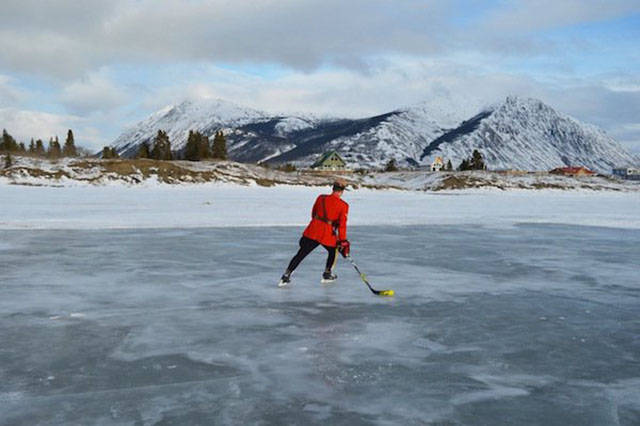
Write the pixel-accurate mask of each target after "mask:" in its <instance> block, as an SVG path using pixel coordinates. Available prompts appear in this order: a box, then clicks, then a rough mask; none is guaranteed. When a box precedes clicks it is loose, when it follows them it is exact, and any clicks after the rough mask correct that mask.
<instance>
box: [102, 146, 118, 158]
mask: <svg viewBox="0 0 640 426" xmlns="http://www.w3.org/2000/svg"><path fill="white" fill-rule="evenodd" d="M113 158H118V152H117V151H116V150H115V148H111V147H110V146H105V147H104V148H102V159H103V160H111V159H113Z"/></svg>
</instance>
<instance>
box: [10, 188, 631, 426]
mask: <svg viewBox="0 0 640 426" xmlns="http://www.w3.org/2000/svg"><path fill="white" fill-rule="evenodd" d="M92 190H93V188H92ZM65 191H66V190H65ZM27 193H28V191H27ZM5 194H6V192H5ZM31 194H32V195H33V196H34V198H32V201H33V202H34V204H35V205H36V207H35V208H36V210H37V209H38V208H41V209H43V211H44V205H45V204H46V201H47V200H45V199H43V198H42V197H46V196H48V195H47V194H48V193H47V192H37V191H34V192H32V193H31ZM65 194H66V193H65V192H59V193H57V195H59V197H60V198H59V199H58V201H57V202H56V203H52V204H51V210H50V211H51V214H52V217H53V218H55V219H56V220H58V221H60V222H55V223H56V224H63V225H64V224H69V225H70V226H71V225H74V226H75V225H77V223H76V222H74V221H75V220H77V221H79V222H80V223H82V224H83V226H85V225H86V224H88V223H90V224H93V223H94V222H93V220H96V222H95V223H98V219H100V220H105V221H106V222H105V223H106V224H107V225H112V224H117V223H118V222H115V220H116V219H112V218H110V215H109V214H107V213H108V212H109V211H108V212H107V213H105V212H101V209H103V208H105V206H107V204H105V202H106V200H108V197H107V198H101V197H102V195H96V198H95V199H94V200H95V201H94V203H95V204H92V203H91V202H89V198H88V196H84V197H85V198H83V195H79V196H77V198H72V197H69V198H66V197H67V195H65ZM74 194H82V192H76V193H74ZM94 194H100V192H95V193H94ZM131 194H139V195H140V198H139V199H138V201H136V202H134V201H135V200H136V197H134V196H133V195H132V196H131V203H132V207H131V208H132V209H133V210H134V212H135V213H130V212H129V213H127V211H126V210H125V209H122V208H120V207H118V206H112V208H113V210H112V211H110V212H111V213H112V214H114V215H116V216H117V215H118V214H122V215H123V217H121V218H120V219H118V220H121V221H122V223H123V224H132V223H134V224H137V223H138V222H137V221H138V220H141V219H142V218H143V217H145V216H146V217H147V218H149V219H148V220H149V221H150V223H159V221H158V220H157V217H155V216H154V214H155V213H154V208H155V207H157V206H158V205H160V202H156V201H153V200H154V197H153V196H151V195H149V194H146V195H143V194H144V193H143V192H142V191H140V192H132V193H131ZM166 194H167V198H164V200H167V199H173V200H174V201H175V202H176V203H178V204H181V205H182V207H183V208H184V207H185V205H186V204H185V203H189V202H193V203H194V204H193V205H194V206H199V205H200V202H202V201H203V200H204V198H202V197H203V194H202V193H189V192H188V191H187V192H186V193H182V194H183V195H182V197H184V198H180V197H181V196H179V195H176V194H178V192H175V193H174V192H167V193H166ZM184 194H191V195H189V196H187V195H184ZM247 194H248V193H247ZM154 195H158V193H154ZM169 195H171V197H177V198H178V199H177V200H176V198H171V197H170V196H169ZM245 195H246V194H245ZM352 195H354V197H353V198H352V200H353V201H352V204H353V205H356V206H358V208H362V207H361V206H362V205H365V206H366V205H367V201H365V200H364V199H359V198H358V195H357V193H355V194H352ZM12 196H13V197H14V198H13V199H14V200H17V199H19V197H16V196H15V194H14V195H12ZM304 196H305V197H306V196H308V197H309V198H310V199H311V196H312V194H311V193H304ZM393 196H402V197H405V198H403V200H405V201H406V200H407V199H410V198H407V197H408V196H407V195H406V194H402V193H399V194H392V195H389V197H393ZM191 197H193V198H191ZM478 197H481V195H478ZM575 197H579V196H577V195H576V196H575ZM427 199H428V200H429V201H430V202H432V203H433V204H434V207H433V208H434V209H436V210H437V209H443V207H442V206H440V207H438V203H439V202H444V201H439V198H438V197H436V196H433V197H429V198H427ZM442 199H443V200H444V198H442ZM465 199H467V198H465V197H464V196H461V197H453V199H452V200H451V201H450V204H448V205H449V206H464V205H467V204H465V201H458V200H465ZM470 199H473V198H470ZM480 199H482V198H480ZM48 200H49V201H51V200H50V199H48ZM74 200H75V201H74ZM78 200H83V202H87V205H86V206H84V207H83V208H84V209H85V210H83V211H84V214H80V213H76V216H75V219H74V217H73V216H72V218H71V219H64V218H63V217H62V215H61V214H60V212H62V211H63V208H62V207H59V206H57V203H60V204H64V203H66V202H71V203H75V204H74V205H76V206H80V205H81V203H80V201H78ZM355 200H357V202H355ZM387 200H388V199H387ZM416 200H418V198H416ZM420 200H422V199H420ZM476 200H477V199H476ZM510 200H514V202H513V204H514V205H515V207H514V208H515V209H516V210H515V211H514V213H513V215H514V217H516V216H517V215H518V214H521V213H523V211H524V206H523V205H521V206H520V207H518V206H519V204H518V203H519V201H518V200H519V199H518V197H514V198H513V199H510ZM564 200H565V201H564V202H566V203H567V204H568V205H571V204H572V203H574V202H575V198H568V199H564ZM584 200H585V203H586V204H587V205H588V206H591V207H593V206H595V205H596V202H595V201H594V200H593V199H591V198H589V197H585V198H584ZM611 200H614V199H613V198H605V199H604V200H603V199H601V202H609V203H610V204H609V207H612V208H614V210H616V211H617V213H616V214H620V215H622V216H623V217H626V219H624V220H625V221H626V220H629V219H630V216H625V213H624V212H621V211H620V207H621V206H624V205H625V204H624V203H623V204H615V200H614V201H611ZM211 201H214V203H215V198H213V199H212V200H211ZM494 201H495V198H494ZM537 201H538V203H541V204H543V203H544V202H545V201H544V198H538V199H537ZM553 201H554V203H557V204H558V205H559V206H558V210H557V211H558V212H562V211H565V210H563V209H565V207H562V206H563V201H562V199H560V198H558V199H554V200H553ZM147 202H150V203H151V204H150V205H148V204H146V203H147ZM495 202H496V203H500V201H495ZM39 203H41V204H39ZM456 203H462V204H456ZM410 204H411V203H409V207H408V209H409V210H410V209H411V207H410ZM38 205H39V206H40V207H37V206H38ZM215 205H216V204H214V206H215ZM222 205H223V204H219V206H222ZM469 205H471V203H470V204H469ZM527 206H528V208H529V209H531V210H532V211H531V212H528V213H527V214H528V215H529V216H527V215H526V214H525V217H536V214H537V213H536V210H535V203H532V202H530V203H529V204H528V205H527ZM616 207H617V208H616ZM196 208H197V207H196ZM389 208H390V210H391V211H393V206H390V207H389ZM496 208H497V210H498V212H501V211H502V212H503V213H502V214H501V213H498V214H497V217H498V220H503V219H504V220H505V222H507V220H506V219H509V218H510V216H506V214H505V213H504V210H501V208H500V207H496ZM12 209H15V207H10V214H9V215H8V218H7V216H3V218H2V221H3V222H5V227H6V226H7V225H6V223H7V222H9V224H10V225H11V226H13V225H14V224H15V223H17V222H16V221H17V220H18V219H19V216H18V215H17V214H16V213H15V211H16V210H12ZM296 209H297V207H296ZM519 209H522V210H523V211H520V210H519ZM539 209H541V210H544V209H545V207H539ZM70 210H71V209H67V211H70ZM219 210H221V211H223V212H225V211H226V210H225V208H224V207H219ZM357 210H358V209H354V215H353V216H354V218H353V219H354V222H356V221H360V222H361V223H363V222H366V220H367V219H366V218H367V216H366V215H364V214H363V213H360V214H361V215H360V216H358V215H356V213H355V212H356V211H357ZM5 211H6V210H5ZM214 211H216V210H215V209H214V208H213V207H211V210H207V211H206V212H207V213H206V215H207V217H208V216H209V215H210V214H212V213H213V212H214ZM266 211H267V212H269V210H268V209H267V210H266ZM477 211H478V210H473V209H471V210H470V211H469V212H468V213H467V214H468V215H471V214H472V213H473V212H477ZM636 211H637V209H636ZM94 212H100V213H95V214H96V215H97V216H95V217H93V216H92V215H93V214H94ZM164 212H165V213H166V214H167V216H166V217H169V216H168V214H169V211H168V210H165V211H164ZM378 212H380V210H378ZM565 212H566V213H569V211H568V209H567V210H566V211H565ZM23 213H24V217H25V218H26V219H24V220H25V221H24V222H20V223H21V224H23V225H24V224H37V223H39V222H37V221H36V218H39V219H41V218H42V217H43V216H44V213H42V215H43V216H39V215H40V214H41V213H33V212H30V211H28V210H27V209H25V210H24V212H23ZM70 213H72V214H73V212H72V211H70ZM3 214H4V212H3ZM190 214H194V213H189V212H188V211H187V212H186V213H185V216H186V217H187V221H188V222H189V221H191V220H193V222H189V223H190V224H192V225H193V224H196V223H197V222H196V221H195V220H194V219H193V217H192V216H190ZM425 214H427V215H429V216H428V218H429V220H431V219H433V218H434V217H435V218H438V217H440V216H438V215H437V214H435V215H434V214H433V213H425ZM138 215H139V216H138ZM194 215H196V216H199V215H201V213H197V214H194ZM222 215H223V216H224V217H225V218H227V219H229V220H230V221H231V223H232V224H233V223H235V222H233V218H232V217H231V216H229V215H226V214H225V213H223V214H222ZM601 215H602V216H601ZM454 216H455V214H454ZM88 217H89V218H91V217H93V219H91V220H88V219H87V218H88ZM252 217H254V218H256V217H258V216H257V215H255V216H252ZM465 217H466V216H465ZM583 217H585V221H587V220H593V221H596V222H597V221H599V220H602V219H603V218H605V219H606V220H612V219H615V218H616V217H618V216H616V215H614V214H608V213H606V209H602V210H597V212H596V213H594V217H593V218H591V219H588V217H589V214H586V213H583ZM285 218H286V219H287V220H289V219H291V218H293V215H292V216H285ZM539 218H541V219H542V218H544V217H543V216H539ZM465 220H467V221H468V222H469V219H468V218H467V219H465ZM476 221H477V223H476V224H472V223H470V222H469V223H466V224H465V223H462V222H464V221H460V222H459V223H457V224H456V225H447V224H440V225H413V226H394V225H384V226H354V227H353V228H352V229H351V235H350V237H351V240H352V243H353V256H354V258H355V259H356V260H357V262H358V263H359V265H360V266H361V267H362V268H363V270H364V271H365V272H366V273H367V274H368V276H369V278H370V280H371V282H372V284H373V286H374V287H376V288H392V289H394V290H396V297H394V298H377V297H375V296H373V295H372V294H371V293H370V292H369V291H368V290H367V289H366V287H365V286H364V284H363V283H361V282H360V281H359V279H358V277H357V275H356V273H355V272H354V271H353V270H352V269H350V265H349V264H348V263H347V262H344V261H340V263H339V264H338V269H337V274H338V276H339V281H338V283H337V284H335V285H332V286H322V285H321V284H320V283H319V279H320V273H321V269H322V267H323V265H324V250H317V251H316V252H314V253H312V254H311V255H310V256H309V258H307V259H306V260H305V261H304V262H303V263H302V265H301V266H300V268H299V270H298V271H296V273H295V274H294V285H293V286H292V287H291V288H289V289H278V288H277V287H276V282H277V280H278V278H279V276H280V274H281V272H282V269H283V268H284V266H285V264H286V263H287V262H288V260H289V258H290V256H291V255H293V253H294V251H295V249H296V243H297V239H298V237H299V233H300V230H301V229H300V227H298V226H293V227H291V226H290V227H285V226H281V227H267V226H262V227H226V228H223V227H220V228H190V229H177V228H168V227H165V228H161V229H94V230H89V229H75V230H73V229H65V230H52V229H48V230H47V229H41V230H20V229H13V230H7V229H5V230H1V231H0V241H1V242H2V243H1V245H0V265H1V267H0V294H1V295H2V297H0V342H1V345H0V424H2V425H4V424H11V425H38V424H42V425H45V424H46V425H52V424H53V425H68V424H105V425H107V424H109V425H110V424H256V423H258V424H349V425H355V424H429V423H434V424H519V425H520V424H544V425H551V424H558V425H586V424H598V425H608V424H612V425H616V424H622V425H633V424H638V423H639V422H640V390H639V389H640V359H639V357H640V340H639V339H638V336H640V322H638V317H639V314H640V282H639V281H640V280H639V279H638V273H637V271H638V259H639V258H640V230H638V229H625V228H624V227H622V225H621V223H618V228H605V227H593V226H575V225H562V224H549V223H520V224H517V223H515V222H517V221H516V220H510V221H508V222H511V224H510V225H509V226H498V227H496V226H493V221H492V220H491V217H490V216H489V215H488V213H487V214H486V215H484V216H481V217H478V218H476ZM215 223H217V222H215Z"/></svg>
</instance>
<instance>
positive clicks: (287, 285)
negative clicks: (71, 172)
mask: <svg viewBox="0 0 640 426" xmlns="http://www.w3.org/2000/svg"><path fill="white" fill-rule="evenodd" d="M290 285H291V282H288V283H285V282H284V281H280V282H279V283H278V287H280V288H282V287H289V286H290Z"/></svg>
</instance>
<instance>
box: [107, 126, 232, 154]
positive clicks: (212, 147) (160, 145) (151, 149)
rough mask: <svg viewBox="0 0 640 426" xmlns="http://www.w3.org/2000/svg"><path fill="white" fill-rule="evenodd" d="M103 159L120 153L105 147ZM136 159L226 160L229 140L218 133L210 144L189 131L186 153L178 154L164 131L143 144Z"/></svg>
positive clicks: (197, 133)
mask: <svg viewBox="0 0 640 426" xmlns="http://www.w3.org/2000/svg"><path fill="white" fill-rule="evenodd" d="M102 158H104V159H111V158H118V153H117V152H116V150H115V149H114V148H111V147H109V146H105V147H104V148H103V149H102ZM135 158H149V159H152V160H164V161H171V160H188V161H201V160H207V159H218V160H226V159H227V158H228V156H227V140H226V138H225V137H224V133H223V132H222V131H217V132H216V133H215V135H214V138H213V142H212V143H210V142H209V138H208V137H207V136H205V135H203V134H202V133H200V132H198V131H193V130H189V136H188V137H187V144H186V146H185V148H184V152H183V153H182V154H181V155H180V154H176V153H174V152H173V151H171V141H170V140H169V135H167V132H165V131H164V130H158V133H157V134H156V136H155V137H154V138H153V140H152V141H151V143H149V142H146V141H145V142H143V143H141V144H140V146H139V147H138V152H137V153H136V156H135Z"/></svg>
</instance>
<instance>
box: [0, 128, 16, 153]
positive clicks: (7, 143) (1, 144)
mask: <svg viewBox="0 0 640 426" xmlns="http://www.w3.org/2000/svg"><path fill="white" fill-rule="evenodd" d="M17 150H18V144H17V143H16V140H15V139H14V138H13V136H11V135H10V134H9V132H7V129H2V141H0V151H17Z"/></svg>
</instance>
